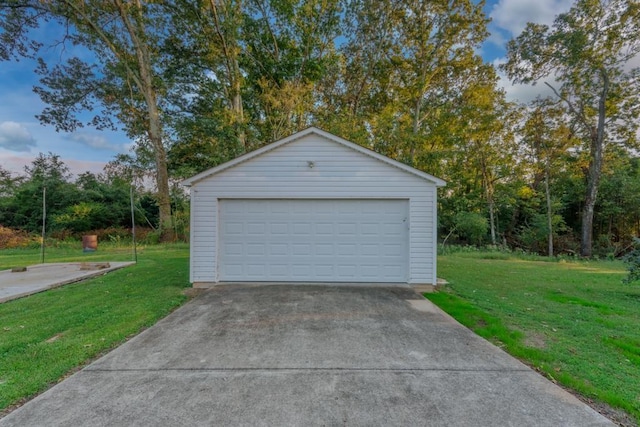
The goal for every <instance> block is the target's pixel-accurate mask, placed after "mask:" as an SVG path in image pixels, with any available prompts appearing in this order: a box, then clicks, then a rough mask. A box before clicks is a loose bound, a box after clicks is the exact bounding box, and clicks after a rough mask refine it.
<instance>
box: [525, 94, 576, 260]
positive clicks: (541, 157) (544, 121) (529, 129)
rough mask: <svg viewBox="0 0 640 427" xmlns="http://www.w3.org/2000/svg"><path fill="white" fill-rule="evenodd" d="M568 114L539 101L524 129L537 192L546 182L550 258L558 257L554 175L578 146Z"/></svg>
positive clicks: (529, 114)
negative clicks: (571, 150) (553, 192)
mask: <svg viewBox="0 0 640 427" xmlns="http://www.w3.org/2000/svg"><path fill="white" fill-rule="evenodd" d="M565 118H566V114H565V110H564V109H563V108H561V106H559V105H557V103H556V102H553V101H552V100H550V99H537V100H536V101H534V102H533V104H532V106H531V109H530V110H529V111H528V114H527V119H526V122H525V123H524V125H523V128H522V131H521V135H522V146H523V148H524V150H525V152H526V153H525V154H526V156H527V157H528V158H529V160H530V162H531V164H532V169H533V178H534V182H533V185H532V187H533V189H534V190H536V191H537V190H538V184H539V183H540V181H542V183H543V186H544V197H545V202H546V203H545V205H546V231H547V255H548V256H550V257H552V256H553V254H554V245H553V238H554V233H555V231H554V223H556V222H558V218H557V217H556V213H555V212H554V203H553V200H552V193H551V179H552V171H558V170H560V169H562V166H561V163H562V160H563V157H564V156H566V154H567V152H568V150H569V149H571V148H574V147H576V146H577V145H578V142H579V141H577V140H575V138H574V135H573V132H572V131H571V129H570V128H569V126H567V124H566V121H565Z"/></svg>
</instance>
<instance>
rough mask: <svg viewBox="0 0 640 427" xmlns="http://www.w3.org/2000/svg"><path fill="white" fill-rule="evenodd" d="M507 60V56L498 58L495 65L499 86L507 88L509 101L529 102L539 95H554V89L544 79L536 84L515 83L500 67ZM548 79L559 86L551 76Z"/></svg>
mask: <svg viewBox="0 0 640 427" xmlns="http://www.w3.org/2000/svg"><path fill="white" fill-rule="evenodd" d="M505 61H506V60H505V58H497V59H495V60H494V61H493V65H494V67H496V70H497V72H498V77H499V78H500V82H499V83H498V86H500V87H502V88H503V89H504V90H505V92H506V98H507V101H514V102H520V103H529V102H530V101H533V100H534V99H536V98H538V97H540V98H546V97H548V96H553V91H552V90H551V89H550V88H549V87H548V86H547V85H546V84H545V83H544V81H540V82H538V84H536V85H531V84H513V83H512V82H511V81H510V80H509V78H508V77H507V75H506V74H505V73H504V72H503V71H501V70H500V69H499V68H498V66H499V65H501V64H503V63H504V62H505ZM547 80H548V82H549V84H551V85H552V86H554V87H558V84H557V83H556V81H555V80H554V79H552V78H549V79H547Z"/></svg>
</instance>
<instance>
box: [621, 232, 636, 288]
mask: <svg viewBox="0 0 640 427" xmlns="http://www.w3.org/2000/svg"><path fill="white" fill-rule="evenodd" d="M633 243H634V249H633V250H632V251H631V252H629V253H628V254H627V255H625V257H624V262H625V263H626V264H627V269H628V270H629V274H628V275H627V277H625V278H624V279H623V280H622V282H623V283H634V282H637V281H640V239H639V238H637V237H634V238H633Z"/></svg>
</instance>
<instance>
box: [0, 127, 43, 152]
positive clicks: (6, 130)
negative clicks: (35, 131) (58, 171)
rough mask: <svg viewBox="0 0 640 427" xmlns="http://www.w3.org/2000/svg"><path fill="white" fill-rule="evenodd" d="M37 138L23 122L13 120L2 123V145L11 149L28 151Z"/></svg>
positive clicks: (0, 136) (0, 139)
mask: <svg viewBox="0 0 640 427" xmlns="http://www.w3.org/2000/svg"><path fill="white" fill-rule="evenodd" d="M35 146H36V140H35V139H34V138H33V136H32V135H31V133H29V131H28V130H27V128H26V127H24V126H23V125H22V124H20V123H17V122H12V121H6V122H2V123H0V147H2V148H4V149H6V150H10V151H20V152H27V151H30V150H31V147H35Z"/></svg>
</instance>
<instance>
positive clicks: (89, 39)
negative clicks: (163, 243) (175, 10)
mask: <svg viewBox="0 0 640 427" xmlns="http://www.w3.org/2000/svg"><path fill="white" fill-rule="evenodd" d="M169 3H170V2H168V1H167V2H159V3H156V2H143V1H142V0H135V1H131V2H127V1H122V0H109V1H101V0H60V1H54V2H41V1H37V0H16V1H14V2H11V3H10V4H8V5H6V4H5V5H2V6H0V29H2V30H3V32H2V38H3V39H6V38H12V39H15V40H18V41H20V43H18V44H17V45H16V46H9V48H6V47H5V48H4V49H6V50H9V49H13V50H11V51H10V52H12V53H14V52H17V53H18V54H27V53H28V49H27V48H29V47H32V48H36V49H37V48H38V47H40V46H41V45H42V42H41V41H40V42H28V39H26V34H27V32H28V31H29V27H36V26H38V25H39V23H40V22H41V20H42V19H53V20H56V21H58V22H60V24H61V25H62V26H63V27H65V28H66V29H67V31H66V32H65V33H64V35H63V40H61V41H60V42H61V43H63V42H64V41H65V40H68V41H70V42H71V43H73V44H78V45H81V46H83V47H85V48H86V49H88V50H89V51H91V53H92V54H93V55H94V57H93V58H92V64H88V63H87V62H85V61H83V60H82V59H80V58H78V57H73V58H70V59H69V60H68V61H67V62H66V64H58V65H55V66H54V67H53V68H51V67H49V66H48V65H47V63H46V62H45V61H44V60H43V59H40V60H39V67H38V72H39V73H40V74H41V75H42V79H41V82H42V84H43V85H44V87H38V88H36V92H37V93H38V94H39V95H40V97H41V98H42V100H43V101H44V102H45V103H46V104H47V105H48V107H47V108H45V110H44V111H43V113H42V114H41V115H40V116H39V119H40V121H41V122H42V123H44V124H52V125H54V126H55V127H56V130H63V131H73V130H75V129H77V128H78V127H81V126H83V125H85V124H86V123H83V121H81V120H80V119H79V118H78V113H80V112H82V111H87V110H92V109H93V108H94V107H95V106H96V105H102V107H103V109H102V111H101V112H100V113H99V114H97V115H95V116H94V117H93V118H92V119H91V120H89V123H88V124H90V125H93V126H96V127H98V128H104V127H112V126H113V122H112V121H111V118H110V117H111V114H110V111H111V110H113V111H114V112H115V115H116V116H117V118H118V119H119V120H120V122H122V123H123V124H124V125H125V128H126V130H127V132H128V133H129V135H130V136H131V137H132V138H136V139H137V140H138V142H139V143H141V144H148V146H149V149H150V150H151V151H152V153H153V155H154V161H155V184H156V187H157V198H158V206H159V208H160V227H161V230H162V231H163V238H164V239H166V240H170V239H171V238H172V236H171V235H172V230H173V228H172V227H171V205H170V195H169V177H168V170H167V158H166V147H165V138H164V132H165V130H164V124H163V114H164V113H163V109H166V108H167V106H166V105H164V99H165V95H166V93H167V92H168V87H169V86H170V81H168V80H167V79H166V78H163V76H162V71H163V70H162V65H163V61H164V60H165V59H166V58H164V57H163V56H162V53H163V51H162V49H161V47H162V45H163V43H164V41H165V37H166V35H167V34H168V28H167V22H168V20H167V9H166V8H168V7H169V6H170V4H169ZM29 43H31V44H30V45H29ZM1 56H2V57H4V58H8V57H9V54H8V53H4V54H2V55H1Z"/></svg>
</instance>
